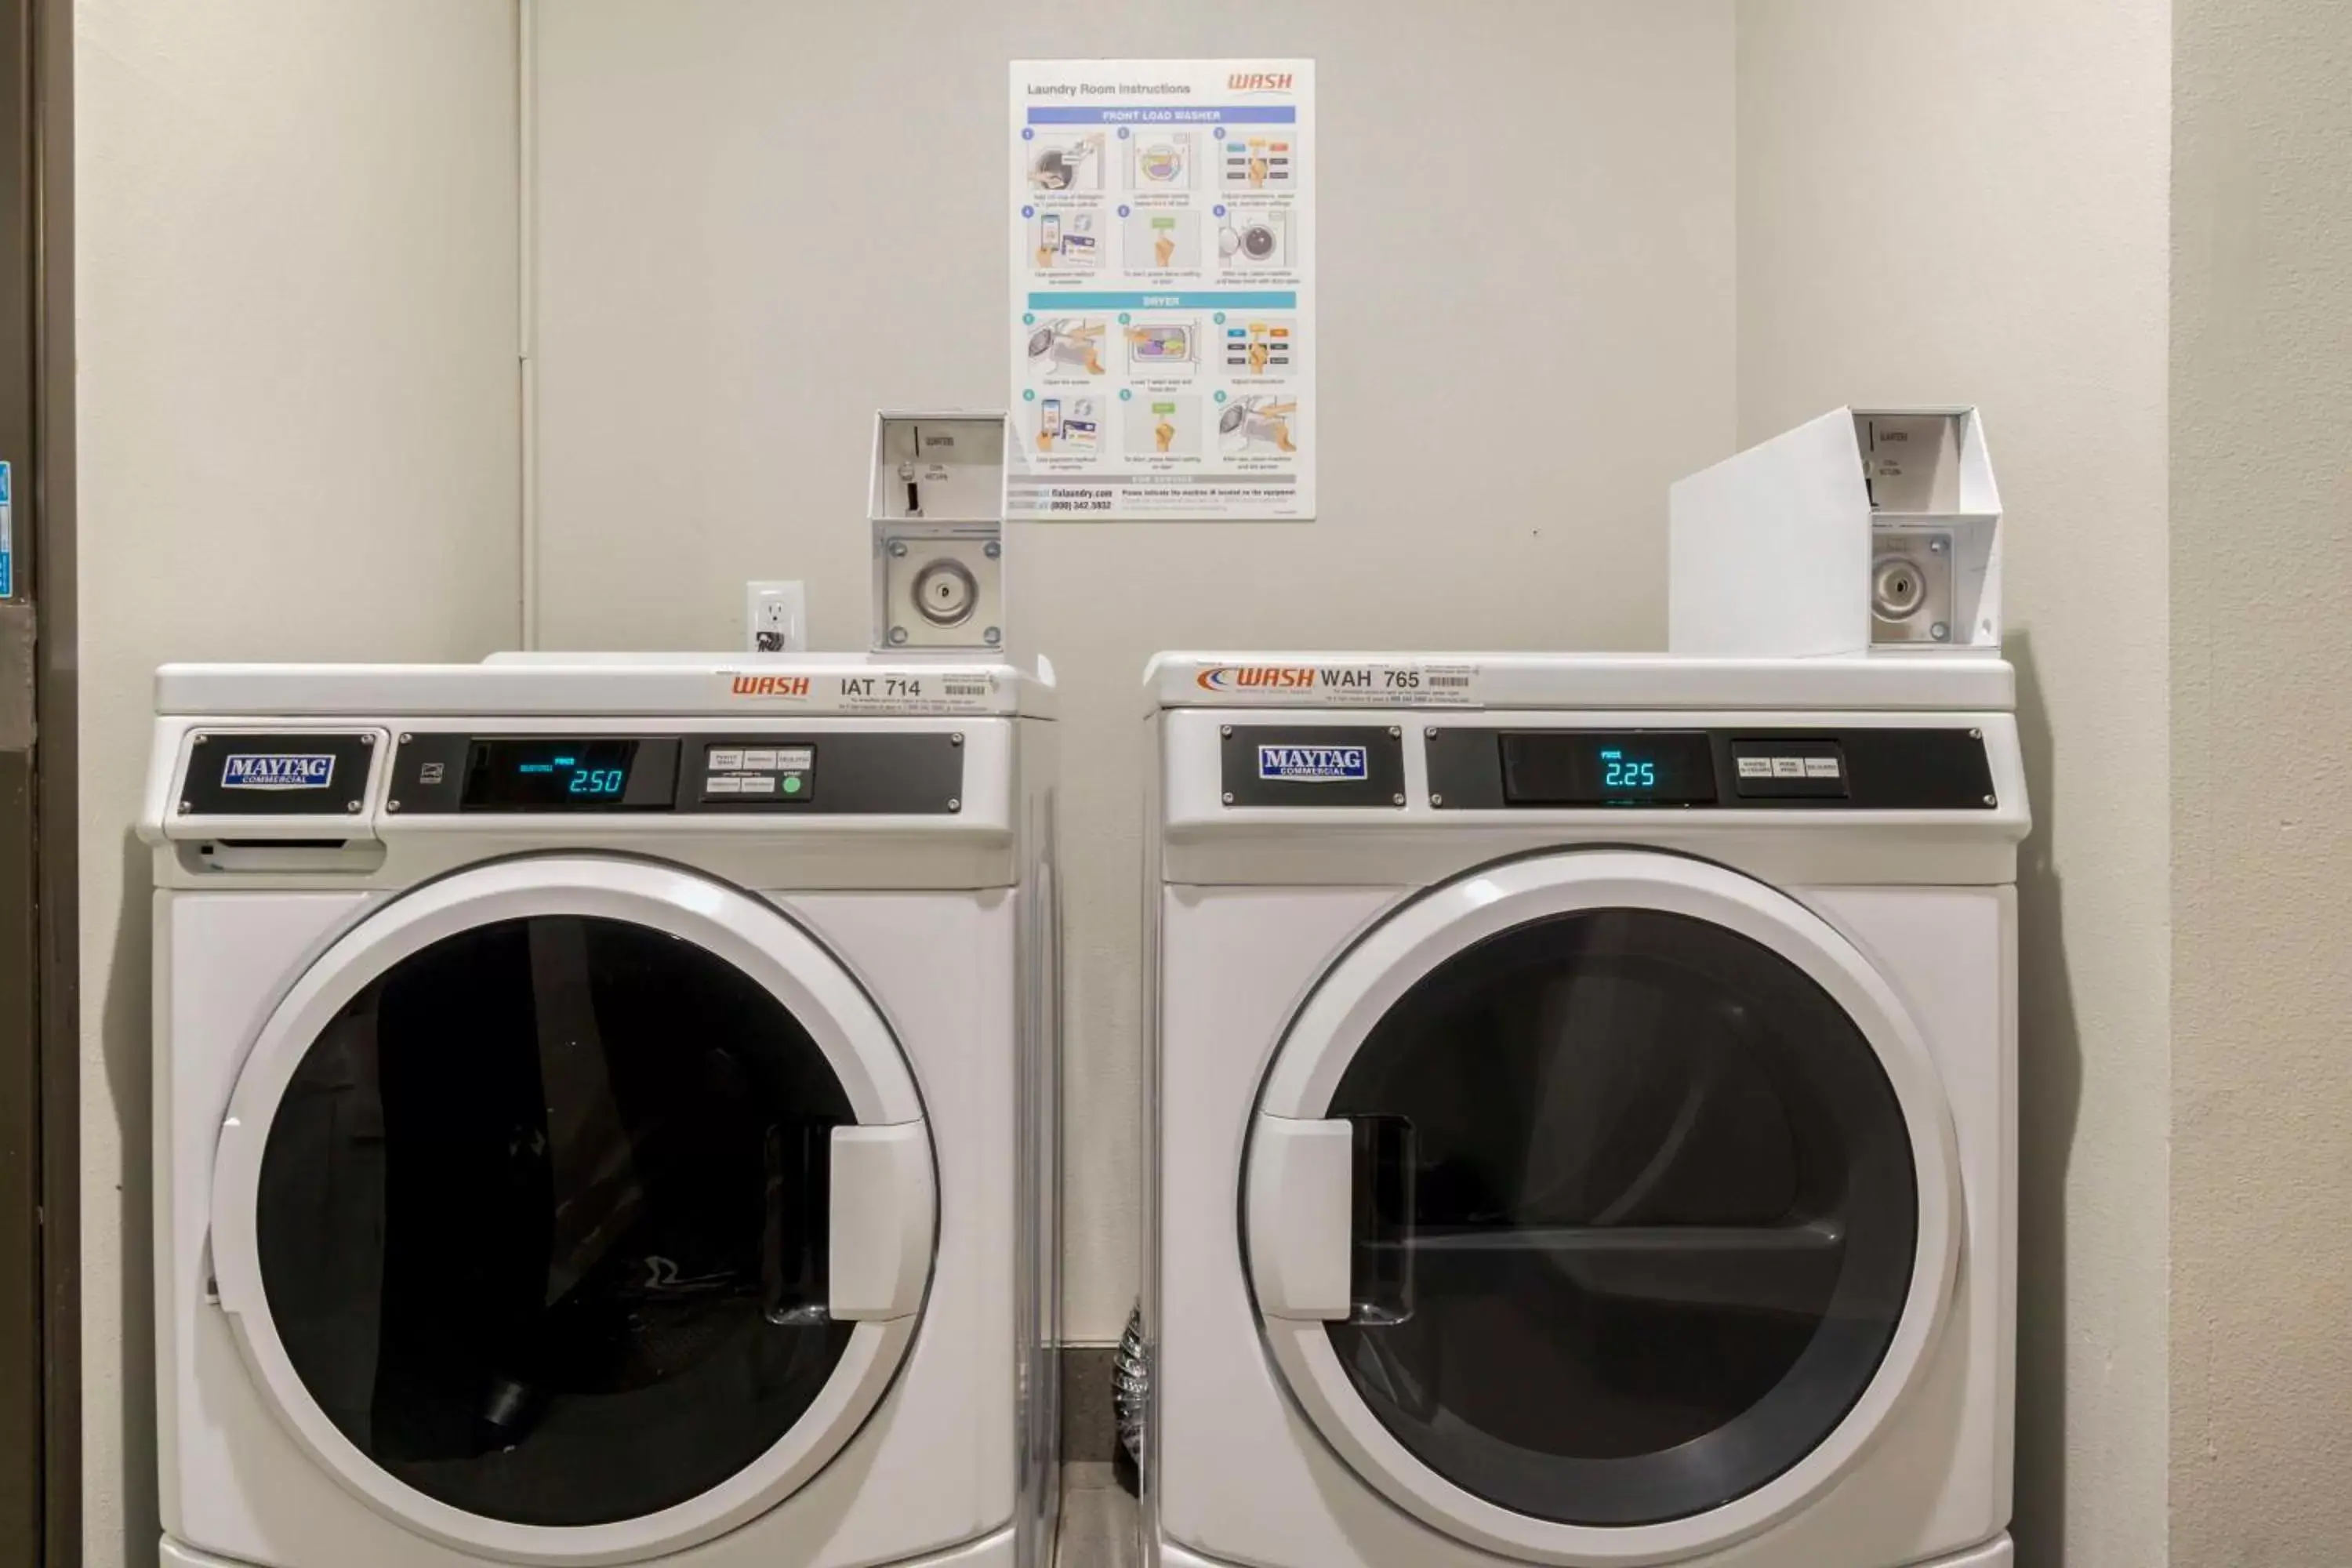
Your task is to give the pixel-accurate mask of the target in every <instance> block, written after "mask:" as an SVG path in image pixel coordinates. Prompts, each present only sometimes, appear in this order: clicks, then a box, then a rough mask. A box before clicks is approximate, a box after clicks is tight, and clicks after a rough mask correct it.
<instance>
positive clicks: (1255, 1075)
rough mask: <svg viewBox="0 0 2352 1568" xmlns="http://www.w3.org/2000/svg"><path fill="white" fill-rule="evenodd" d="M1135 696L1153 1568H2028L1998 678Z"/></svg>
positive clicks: (1578, 675)
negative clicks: (2013, 1538) (2024, 1567)
mask: <svg viewBox="0 0 2352 1568" xmlns="http://www.w3.org/2000/svg"><path fill="white" fill-rule="evenodd" d="M1149 679H1150V696H1151V706H1152V718H1151V722H1152V730H1153V733H1154V736H1155V739H1156V752H1157V763H1156V766H1155V767H1154V769H1153V770H1152V773H1151V778H1152V788H1153V791H1154V795H1155V798H1154V802H1153V806H1154V810H1155V812H1156V816H1157V822H1158V831H1157V832H1156V834H1154V835H1153V836H1152V837H1151V840H1150V842H1151V845H1152V856H1153V876H1152V879H1151V880H1152V882H1153V883H1154V884H1155V886H1154V889H1153V898H1152V903H1151V908H1150V921H1151V924H1152V928H1153V935H1152V940H1153V942H1155V944H1156V949H1157V954H1158V957H1157V963H1156V965H1155V966H1154V971H1153V975H1152V979H1151V983H1150V984H1151V991H1150V999H1149V1003H1148V1006H1147V1016H1148V1017H1149V1018H1150V1029H1151V1035H1152V1061H1151V1065H1150V1070H1149V1074H1148V1079H1149V1082H1150V1089H1151V1106H1152V1110H1151V1114H1150V1116H1149V1117H1148V1118H1147V1121H1148V1124H1149V1128H1150V1137H1151V1143H1152V1158H1151V1159H1150V1161H1148V1162H1147V1166H1148V1168H1149V1169H1150V1171H1151V1172H1152V1178H1151V1180H1150V1192H1149V1203H1148V1210H1149V1213H1150V1216H1151V1219H1152V1225H1153V1231H1152V1240H1151V1241H1150V1243H1149V1244H1148V1245H1147V1247H1146V1275H1147V1279H1146V1282H1145V1301H1146V1308H1145V1310H1146V1314H1147V1324H1146V1332H1147V1336H1148V1339H1149V1341H1150V1350H1151V1352H1152V1354H1153V1356H1154V1362H1155V1364H1154V1367H1153V1376H1152V1380H1151V1383H1152V1392H1153V1397H1154V1404H1153V1408H1152V1409H1151V1411H1150V1427H1149V1430H1148V1435H1147V1449H1148V1452H1147V1463H1146V1481H1145V1491H1144V1495H1145V1503H1146V1507H1145V1519H1146V1527H1145V1528H1146V1534H1147V1537H1148V1540H1149V1542H1150V1548H1149V1549H1150V1552H1151V1553H1152V1554H1153V1555H1152V1556H1151V1559H1150V1560H1151V1561H1153V1562H1156V1563H1158V1564H1160V1565H1161V1568H1210V1565H1213V1564H1247V1565H1249V1568H1504V1565H1512V1568H1518V1565H1524V1564H1528V1563H1546V1564H1591V1565H1601V1564H1609V1565H1622V1564H1637V1563H1642V1564H1657V1563H1675V1564H1690V1565H1704V1568H1896V1565H1898V1564H1904V1565H1908V1564H1915V1563H1933V1564H1937V1568H1963V1565H1965V1568H1993V1565H1996V1564H1999V1565H2006V1564H2008V1563H2010V1562H2011V1547H2010V1542H2009V1539H2008V1537H2007V1535H2006V1534H2005V1531H2006V1529H2007V1527H2008V1523H2009V1520H2010V1500H2011V1451H2012V1446H2013V1422H2012V1415H2011V1409H2012V1384H2013V1369H2014V1353H2013V1348H2012V1347H2013V1341H2014V1323H2015V1279H2016V1265H2015V1258H2016V1238H2015V1212H2016V1203H2015V1192H2014V1178H2013V1172H2014V1168H2015V1158H2016V1081H2017V1065H2016V1064H2017V1040H2016V952H2017V900H2016V890H2015V886H2014V884H2015V878H2016V858H2017V846H2018V843H2019V841H2020V840H2021V838H2022V837H2024V835H2025V833H2026V830H2027V826H2028V815H2027V807H2026V797H2025V784H2024V775H2023V773H2022V771H2021V767H2020V763H2019V757H2018V741H2017V730H2016V725H2015V723H2014V721H2013V719H2012V689H2013V680H2012V676H2011V670H2010V668H2009V667H2008V666H2007V665H2005V664H2002V663H2000V662H1999V661H1998V660H1992V659H1977V658H1969V659H1957V660H1956V659H1937V660H1934V661H1927V660H1917V661H1904V660H1890V659H1860V658H1856V659H1851V660H1834V659H1822V660H1815V661H1810V662H1756V661H1749V662H1738V663H1734V662H1729V661H1721V660H1711V661H1710V660H1693V659H1674V658H1620V657H1597V658H1575V657H1548V658H1538V657H1523V656H1511V657H1494V658H1467V657H1465V658H1413V657H1402V658H1353V657H1336V658H1317V657H1314V656H1284V655H1276V656H1265V655H1247V656H1240V657H1194V656H1175V655H1171V656H1163V657H1162V658H1160V659H1158V660H1156V661H1155V662H1154V664H1153V665H1152V668H1151V671H1150V678H1149Z"/></svg>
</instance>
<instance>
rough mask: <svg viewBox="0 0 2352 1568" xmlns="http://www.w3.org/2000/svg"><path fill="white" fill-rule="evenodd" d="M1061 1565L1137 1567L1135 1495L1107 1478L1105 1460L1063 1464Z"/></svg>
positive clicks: (1068, 1567) (1065, 1567) (1064, 1567)
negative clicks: (1132, 1495) (1082, 1463)
mask: <svg viewBox="0 0 2352 1568" xmlns="http://www.w3.org/2000/svg"><path fill="white" fill-rule="evenodd" d="M1058 1560H1059V1562H1060V1563H1061V1568H1138V1565H1139V1563H1141V1562H1142V1561H1143V1558H1142V1554H1141V1552H1139V1550H1138V1549H1137V1545H1136V1540H1135V1500H1134V1499H1133V1498H1131V1497H1129V1496H1128V1495H1127V1494H1126V1493H1125V1492H1123V1491H1121V1490H1120V1489H1119V1487H1118V1482H1117V1481H1115V1480H1113V1479H1111V1473H1110V1467H1109V1466H1108V1465H1068V1466H1065V1467H1064V1468H1063V1470H1062V1543H1061V1551H1060V1553H1059V1556H1058Z"/></svg>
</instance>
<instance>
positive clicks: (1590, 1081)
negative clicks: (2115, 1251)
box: [1329, 909, 1917, 1526]
mask: <svg viewBox="0 0 2352 1568" xmlns="http://www.w3.org/2000/svg"><path fill="white" fill-rule="evenodd" d="M1331 1114H1332V1115H1333V1116H1336V1117H1344V1118H1348V1119H1350V1120H1352V1121H1354V1122H1355V1124H1356V1128H1357V1140H1356V1142H1357V1169H1358V1183H1357V1197H1356V1205H1357V1226H1356V1230H1357V1241H1356V1246H1355V1264H1354V1280H1353V1296H1352V1299H1353V1300H1355V1301H1356V1302H1357V1303H1358V1305H1357V1308H1356V1310H1355V1311H1354V1312H1353V1313H1352V1315H1351V1316H1350V1318H1349V1320H1348V1321H1345V1322H1338V1323H1333V1324H1331V1325H1330V1327H1329V1333H1330V1337H1331V1341H1332V1344H1333V1348H1334V1349H1335V1350H1336V1351H1337V1352H1338V1354H1339V1361H1340V1363H1341V1365H1342V1366H1343V1367H1344V1368H1345V1370H1346V1372H1347V1374H1348V1376H1349V1379H1350V1381H1351V1382H1352V1383H1353V1384H1354V1385H1355V1387H1356V1389H1357V1391H1358V1392H1359V1393H1360V1394H1361V1395H1362V1397H1363V1399H1364V1400H1365V1402H1366V1403H1367V1404H1368V1405H1370V1408H1371V1410H1372V1412H1373V1414H1374V1415H1376V1416H1377V1417H1378V1418H1379V1420H1380V1421H1381V1424H1382V1425H1383V1426H1386V1427H1387V1428H1388V1429H1389V1431H1390V1432H1391V1433H1392V1434H1393V1435H1394V1436H1396V1437H1397V1439H1398V1440H1399V1441H1400V1442H1401V1443H1402V1444H1403V1445H1404V1446H1405V1447H1406V1448H1408V1449H1409V1450H1410V1451H1411V1452H1412V1454H1413V1455H1414V1456H1415V1458H1418V1459H1419V1460H1420V1461H1421V1462H1422V1463H1423V1464H1425V1465H1427V1466H1429V1467H1430V1468H1432V1469H1433V1470H1435V1471H1436V1472H1438V1473H1439V1474H1440V1475H1442V1476H1444V1477H1445V1478H1446V1479H1448V1480H1450V1481H1452V1482H1453V1483H1454V1484H1455V1485H1457V1486H1459V1487H1462V1488H1463V1489H1465V1490H1468V1491H1470V1492H1473V1493H1475V1494H1476V1495H1478V1496H1479V1497H1482V1498H1484V1499H1486V1500H1489V1501H1491V1502H1493V1503H1496V1504H1497V1505H1499V1506H1501V1507H1504V1508H1507V1509H1511V1510H1516V1511H1517V1512H1520V1513H1523V1514H1528V1515H1531V1516H1534V1517H1537V1518H1540V1519H1545V1520H1549V1521H1556V1522H1559V1523H1566V1524H1579V1525H1591V1526H1631V1525H1637V1524H1649V1523H1656V1522H1660V1521H1667V1520H1674V1519H1679V1518H1684V1517H1686V1516H1689V1515H1692V1514H1696V1513H1702V1512H1705V1511H1706V1510H1710V1509H1713V1508H1717V1507H1719V1506H1721V1505H1722V1504H1724V1503H1726V1502H1728V1501H1730V1500H1732V1499H1734V1498H1737V1497H1739V1496H1742V1495H1744V1494H1746V1493H1748V1492H1750V1491H1752V1490H1754V1489H1757V1488H1759V1487H1761V1486H1763V1485H1765V1484H1766V1483H1767V1482H1769V1481H1770V1480H1771V1479H1774V1478H1775V1477H1777V1476H1779V1475H1780V1474H1781V1473H1782V1472H1784V1471H1786V1470H1787V1469H1788V1468H1790V1467H1791V1466H1793V1465H1795V1464H1796V1463H1797V1462H1798V1461H1799V1460H1801V1459H1802V1458H1804V1457H1805V1456H1806V1455H1807V1454H1808V1453H1810V1452H1811V1450H1812V1449H1813V1448H1814V1447H1817V1446H1818V1445H1819V1444H1820V1443H1821V1442H1822V1440H1823V1439H1824V1438H1825V1437H1827V1436H1829V1434H1830V1433H1831V1431H1832V1429H1833V1428H1835V1427H1836V1426H1837V1425H1838V1424H1839V1422H1840V1421H1841V1420H1842V1419H1843V1416H1844V1415H1845V1414H1846V1412H1847V1411H1848V1410H1850V1409H1851V1408H1852V1407H1853V1404H1854V1402H1855V1401H1856V1400H1857V1399H1858V1398H1860V1397H1861V1395H1862V1394H1863V1392H1864V1388H1865V1387H1867V1386H1868V1384H1870V1382H1871V1379H1872V1377H1873V1375H1874V1373H1876V1371H1877V1369H1878V1366H1879V1363H1880V1362H1881V1361H1882V1360H1883V1359H1884V1357H1885V1353H1886V1350H1887V1346H1888V1343H1889V1342H1890V1341H1891V1340H1892V1338H1893V1337H1894V1333H1895V1323H1896V1321H1897V1319H1898V1318H1899V1316H1900V1315H1901V1312H1902V1310H1903V1306H1904V1302H1905V1299H1906V1294H1907V1293H1908V1291H1909V1289H1910V1286H1911V1281H1912V1273H1913V1263H1914V1251H1915V1247H1916V1231H1917V1193H1916V1174H1915V1172H1914V1169H1913V1163H1912V1154H1911V1140H1910V1135H1909V1132H1908V1130H1907V1129H1906V1124H1905V1121H1904V1116H1903V1112H1902V1109H1901V1107H1900V1105H1899V1103H1898V1102H1897V1100H1896V1098H1895V1092H1894V1089H1892V1087H1891V1086H1890V1085H1889V1083H1888V1081H1887V1079H1886V1077H1885V1072H1884V1071H1883V1070H1882V1069H1881V1068H1880V1066H1879V1063H1878V1058H1877V1057H1876V1055H1875V1053H1874V1051H1873V1049H1872V1047H1871V1046H1870V1043H1869V1042H1868V1040H1867V1039H1865V1038H1864V1036H1863V1034H1862V1032H1861V1031H1860V1030H1859V1029H1858V1028H1857V1027H1856V1026H1854V1024H1853V1021H1852V1020H1851V1019H1850V1018H1849V1017H1848V1016H1846V1014H1845V1013H1844V1012H1843V1009H1841V1008H1840V1007H1839V1006H1838V1005H1837V1004H1836V1003H1835V1002H1834V1001H1832V999H1831V998H1830V997H1829V995H1828V994H1826V993H1824V992H1823V991H1822V989H1821V987H1820V986H1819V985H1817V984H1814V982H1813V981H1812V980H1811V979H1810V978H1809V977H1808V976H1806V975H1805V974H1804V973H1801V972H1800V971H1799V970H1798V968H1797V967H1796V966H1795V964H1793V963H1790V962H1789V961H1788V960H1786V959H1784V958H1782V957H1780V955H1778V954H1776V953H1774V952H1772V951H1771V950H1770V949H1769V948H1768V947H1766V946H1764V945H1762V944H1761V943H1759V942H1755V941H1752V940H1750V939H1749V938H1748V937H1746V936H1742V935H1738V934H1736V933H1734V932H1732V931H1727V930H1725V929H1724V928H1722V927H1720V926H1717V925H1714V924H1712V923H1710V922H1708V921H1703V920H1698V919H1695V918H1692V917H1690V916H1686V915H1680V914H1669V913H1664V912H1662V911H1657V910H1630V909H1611V910H1584V911H1580V912H1578V913H1574V914H1569V915H1562V916H1559V917H1556V918H1551V919H1547V920H1543V921H1537V922H1535V923H1532V924H1528V925H1522V926H1518V927H1517V928H1514V929H1512V930H1509V931H1505V932H1504V933H1502V934H1501V935H1499V936H1496V937H1492V938H1489V939H1487V940H1486V941H1484V942H1480V943H1479V944H1478V945H1476V946H1475V947H1472V948H1470V949H1468V950H1466V951H1464V952H1459V953H1457V954H1455V955H1454V956H1453V957H1452V958H1450V959H1449V960H1447V961H1446V962H1444V963H1441V964H1440V965H1438V966H1437V967H1436V968H1435V969H1433V970H1432V971H1431V972H1430V973H1428V974H1427V975H1425V976H1424V977H1423V979H1422V980H1421V981H1420V982H1419V983H1417V984H1415V985H1414V986H1413V987H1412V989H1411V990H1410V991H1408V992H1407V993H1406V994H1405V995H1404V996H1403V997H1402V998H1401V999H1400V1000H1399V1001H1398V1003H1397V1004H1396V1005H1395V1006H1394V1007H1393V1008H1392V1009H1391V1011H1390V1012H1389V1013H1388V1014H1387V1015H1386V1016H1384V1017H1383V1018H1382V1020H1381V1023H1380V1024H1379V1025H1378V1026H1376V1027H1375V1028H1374V1029H1373V1030H1372V1032H1371V1033H1370V1036H1369V1037H1367V1039H1366V1041H1365V1043H1364V1046H1363V1047H1362V1048H1361V1049H1360V1051H1359V1052H1358V1054H1357V1056H1356V1058H1355V1059H1354V1060H1353V1062H1352V1063H1351V1064H1350V1065H1349V1068H1348V1069H1347V1071H1346V1073H1345V1075H1344V1077H1343V1078H1342V1079H1341V1080H1340V1083H1339V1089H1338V1091H1337V1093H1336V1094H1335V1095H1334V1097H1333V1100H1332V1109H1331Z"/></svg>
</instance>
